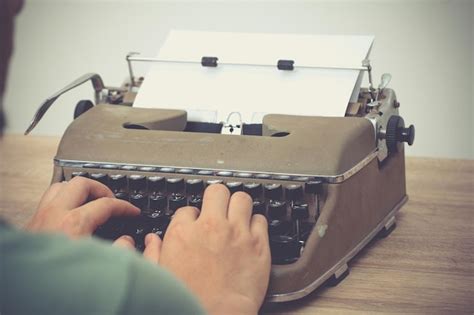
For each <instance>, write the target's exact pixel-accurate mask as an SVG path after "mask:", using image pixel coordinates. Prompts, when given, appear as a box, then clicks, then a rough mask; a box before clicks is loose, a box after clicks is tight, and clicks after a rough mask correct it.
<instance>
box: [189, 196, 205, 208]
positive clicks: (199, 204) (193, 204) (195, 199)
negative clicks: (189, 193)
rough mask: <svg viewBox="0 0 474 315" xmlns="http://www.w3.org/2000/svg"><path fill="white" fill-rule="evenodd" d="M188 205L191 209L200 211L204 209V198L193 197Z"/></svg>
mask: <svg viewBox="0 0 474 315" xmlns="http://www.w3.org/2000/svg"><path fill="white" fill-rule="evenodd" d="M188 204H189V205H190V206H191V207H196V208H198V209H201V208H202V197H201V196H200V195H196V196H193V197H191V198H190V199H189V202H188Z"/></svg>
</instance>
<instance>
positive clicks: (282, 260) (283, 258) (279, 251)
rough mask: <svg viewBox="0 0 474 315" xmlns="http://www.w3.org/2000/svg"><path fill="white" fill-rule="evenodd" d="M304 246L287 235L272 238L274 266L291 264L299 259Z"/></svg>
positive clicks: (271, 247)
mask: <svg viewBox="0 0 474 315" xmlns="http://www.w3.org/2000/svg"><path fill="white" fill-rule="evenodd" d="M301 246H302V244H301V243H300V242H299V241H298V240H297V239H296V238H294V237H291V236H287V235H272V236H270V249H271V254H272V264H277V265H282V264H290V263H292V262H294V261H296V260H297V259H298V257H299V256H300V252H301Z"/></svg>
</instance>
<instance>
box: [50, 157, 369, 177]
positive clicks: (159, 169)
mask: <svg viewBox="0 0 474 315" xmlns="http://www.w3.org/2000/svg"><path fill="white" fill-rule="evenodd" d="M376 157H377V150H375V151H373V152H372V153H370V154H369V155H367V156H366V157H365V158H364V159H363V160H361V161H360V162H359V163H357V164H356V165H355V166H354V167H353V168H351V169H349V170H347V171H345V172H344V173H342V174H340V175H334V176H328V175H318V174H284V173H267V172H265V174H268V175H271V176H272V177H271V178H270V179H273V180H283V179H278V178H279V177H281V178H283V177H289V178H288V179H284V180H288V181H293V180H295V181H298V180H297V179H298V177H310V179H311V178H318V179H323V180H324V181H325V182H326V183H329V184H339V183H342V182H344V181H345V180H347V179H349V178H350V177H352V176H353V175H355V174H356V173H357V172H359V171H360V170H361V169H362V168H364V167H365V166H366V165H367V164H369V163H370V162H371V161H372V160H373V159H375V158H376ZM54 164H55V165H56V166H61V167H77V168H83V166H84V165H86V164H96V165H97V168H102V167H101V166H102V165H117V168H118V169H121V167H122V166H123V165H129V166H135V167H137V168H138V171H139V168H143V167H150V168H155V169H156V172H160V173H168V172H166V171H163V170H164V169H170V170H179V169H189V170H192V171H193V173H192V174H194V175H199V174H198V172H199V171H209V172H212V173H213V175H208V176H222V175H219V173H221V174H222V173H223V172H229V173H230V175H229V176H225V177H235V178H240V177H239V176H238V175H239V174H241V173H248V174H251V175H252V177H249V178H256V179H258V178H259V174H260V173H259V172H255V171H243V170H228V169H204V168H193V167H180V166H169V165H168V166H164V165H161V166H160V165H146V164H127V163H111V162H98V161H79V160H63V159H56V158H55V159H54ZM169 173H171V172H169ZM172 173H174V171H173V172H172ZM189 174H191V173H189Z"/></svg>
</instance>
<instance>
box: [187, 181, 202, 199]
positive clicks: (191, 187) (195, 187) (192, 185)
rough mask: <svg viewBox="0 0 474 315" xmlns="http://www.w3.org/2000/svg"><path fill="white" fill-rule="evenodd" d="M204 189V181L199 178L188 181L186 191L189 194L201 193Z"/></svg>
mask: <svg viewBox="0 0 474 315" xmlns="http://www.w3.org/2000/svg"><path fill="white" fill-rule="evenodd" d="M203 190H204V181H203V180H202V179H199V178H194V179H188V180H187V181H186V193H187V194H189V195H200V194H202V192H203Z"/></svg>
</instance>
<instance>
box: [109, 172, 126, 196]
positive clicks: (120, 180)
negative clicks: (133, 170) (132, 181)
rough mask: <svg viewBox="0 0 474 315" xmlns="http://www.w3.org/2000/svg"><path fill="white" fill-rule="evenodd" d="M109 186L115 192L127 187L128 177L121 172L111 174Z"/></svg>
mask: <svg viewBox="0 0 474 315" xmlns="http://www.w3.org/2000/svg"><path fill="white" fill-rule="evenodd" d="M109 187H110V189H111V190H112V191H113V192H114V193H115V192H119V191H124V190H126V189H127V178H126V177H125V176H124V175H121V174H113V175H110V178H109Z"/></svg>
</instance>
